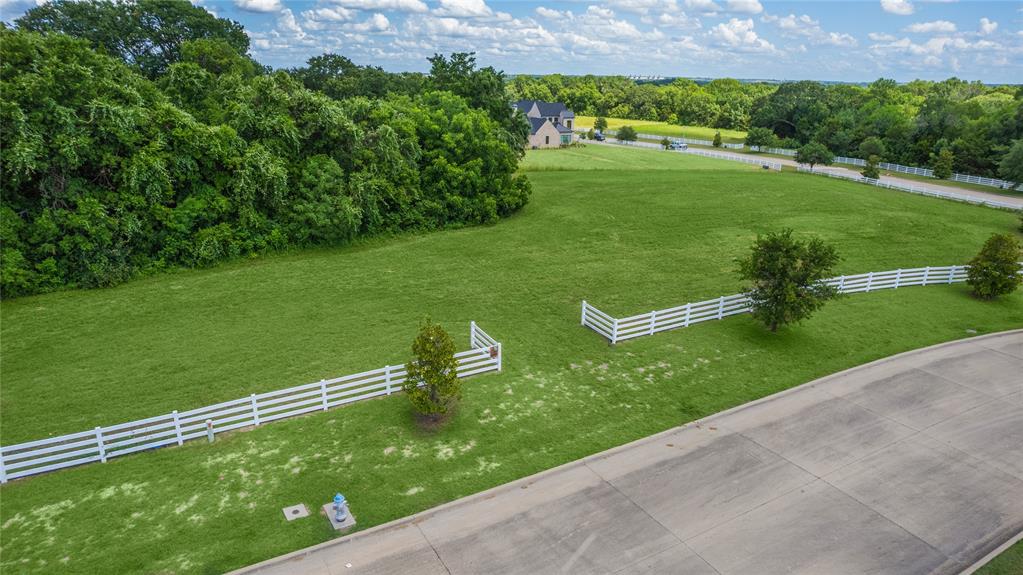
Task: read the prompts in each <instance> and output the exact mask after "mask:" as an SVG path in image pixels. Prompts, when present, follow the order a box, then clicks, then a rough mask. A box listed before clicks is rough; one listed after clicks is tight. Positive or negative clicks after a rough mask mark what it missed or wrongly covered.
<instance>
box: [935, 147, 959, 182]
mask: <svg viewBox="0 0 1023 575" xmlns="http://www.w3.org/2000/svg"><path fill="white" fill-rule="evenodd" d="M953 160H955V156H954V155H953V154H952V150H950V149H949V148H942V149H941V151H940V152H938V157H937V158H936V159H935V160H934V177H935V178H938V179H939V180H947V179H949V178H951V177H952V162H953Z"/></svg>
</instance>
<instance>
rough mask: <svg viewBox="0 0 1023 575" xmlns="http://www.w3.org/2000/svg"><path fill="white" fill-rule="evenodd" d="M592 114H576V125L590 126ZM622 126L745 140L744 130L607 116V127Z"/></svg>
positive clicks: (657, 132)
mask: <svg viewBox="0 0 1023 575" xmlns="http://www.w3.org/2000/svg"><path fill="white" fill-rule="evenodd" d="M594 120H596V118H595V117H594V116H576V117H575V123H576V126H578V127H580V128H592V127H593V122H594ZM622 126H632V127H633V128H636V131H637V132H640V133H642V134H653V135H655V136H669V137H670V136H674V137H686V138H694V139H698V140H713V139H714V134H715V133H716V132H721V140H722V141H725V142H728V143H734V144H739V143H742V142H744V141H746V132H742V131H739V130H725V129H720V130H719V129H718V128H705V127H702V126H678V125H676V124H668V123H666V122H651V121H649V120H627V119H623V118H607V128H608V129H609V130H617V129H618V128H620V127H622Z"/></svg>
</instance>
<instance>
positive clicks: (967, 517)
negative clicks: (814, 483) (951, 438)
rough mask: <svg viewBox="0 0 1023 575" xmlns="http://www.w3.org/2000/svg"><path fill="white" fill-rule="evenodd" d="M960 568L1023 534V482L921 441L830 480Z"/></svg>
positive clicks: (905, 443)
mask: <svg viewBox="0 0 1023 575" xmlns="http://www.w3.org/2000/svg"><path fill="white" fill-rule="evenodd" d="M825 480H827V481H828V482H829V483H831V484H832V485H834V486H835V487H837V488H838V489H841V490H842V491H844V492H845V493H848V494H849V495H850V496H852V497H853V498H855V499H856V500H857V501H860V502H861V503H863V504H864V505H866V506H868V507H870V508H871V509H873V510H874V511H877V512H878V513H880V514H881V515H884V516H885V517H886V518H888V519H889V520H891V521H893V522H894V523H896V524H898V525H900V526H902V527H903V528H905V529H906V530H907V531H909V532H910V533H912V534H913V535H916V536H917V537H919V538H920V539H922V540H924V541H926V542H927V543H928V544H930V545H931V546H933V547H935V548H937V549H938V550H939V551H941V552H942V553H944V554H945V555H947V556H948V566H947V567H948V568H949V569H956V570H957V572H958V570H961V569H962V568H964V567H966V566H968V565H969V564H970V563H972V562H973V561H974V560H975V559H976V557H978V556H983V555H984V554H986V553H987V552H988V551H990V550H991V549H993V548H995V547H997V546H998V545H1000V544H1001V543H1002V542H1003V541H1005V540H1006V539H1008V538H1010V537H1012V536H1013V535H1015V534H1016V533H1018V532H1019V531H1020V530H1021V529H1023V481H1021V480H1019V479H1017V478H1016V477H1013V476H1012V475H1009V474H1008V473H1005V472H1003V471H1000V470H998V469H996V468H995V467H993V466H990V465H988V464H986V463H984V462H983V461H980V460H978V459H976V458H974V457H972V456H970V455H968V454H967V453H964V452H963V451H960V450H958V449H954V448H951V447H949V446H947V445H944V444H942V443H941V442H939V441H936V440H934V439H932V438H929V437H926V436H923V435H919V436H916V437H913V438H911V439H908V440H906V441H900V442H898V443H896V444H894V445H892V446H889V447H887V448H885V449H883V450H881V451H879V452H877V453H875V454H873V455H870V456H868V457H866V458H864V459H862V460H861V461H858V462H856V463H853V464H852V465H849V466H848V467H845V468H843V469H841V470H839V471H837V472H836V473H834V474H833V475H830V476H828V477H826V478H825Z"/></svg>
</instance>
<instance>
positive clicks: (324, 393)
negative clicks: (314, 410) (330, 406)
mask: <svg viewBox="0 0 1023 575" xmlns="http://www.w3.org/2000/svg"><path fill="white" fill-rule="evenodd" d="M320 398H321V399H322V400H323V411H327V380H326V379H321V380H320Z"/></svg>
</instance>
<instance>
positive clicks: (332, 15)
mask: <svg viewBox="0 0 1023 575" xmlns="http://www.w3.org/2000/svg"><path fill="white" fill-rule="evenodd" d="M302 17H303V18H305V19H306V23H307V25H308V24H309V23H320V22H347V21H348V20H351V19H353V18H354V17H355V12H353V11H352V10H349V9H347V8H342V7H341V6H335V7H332V8H328V7H324V8H314V9H312V10H306V11H305V12H302ZM314 25H315V24H314Z"/></svg>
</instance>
